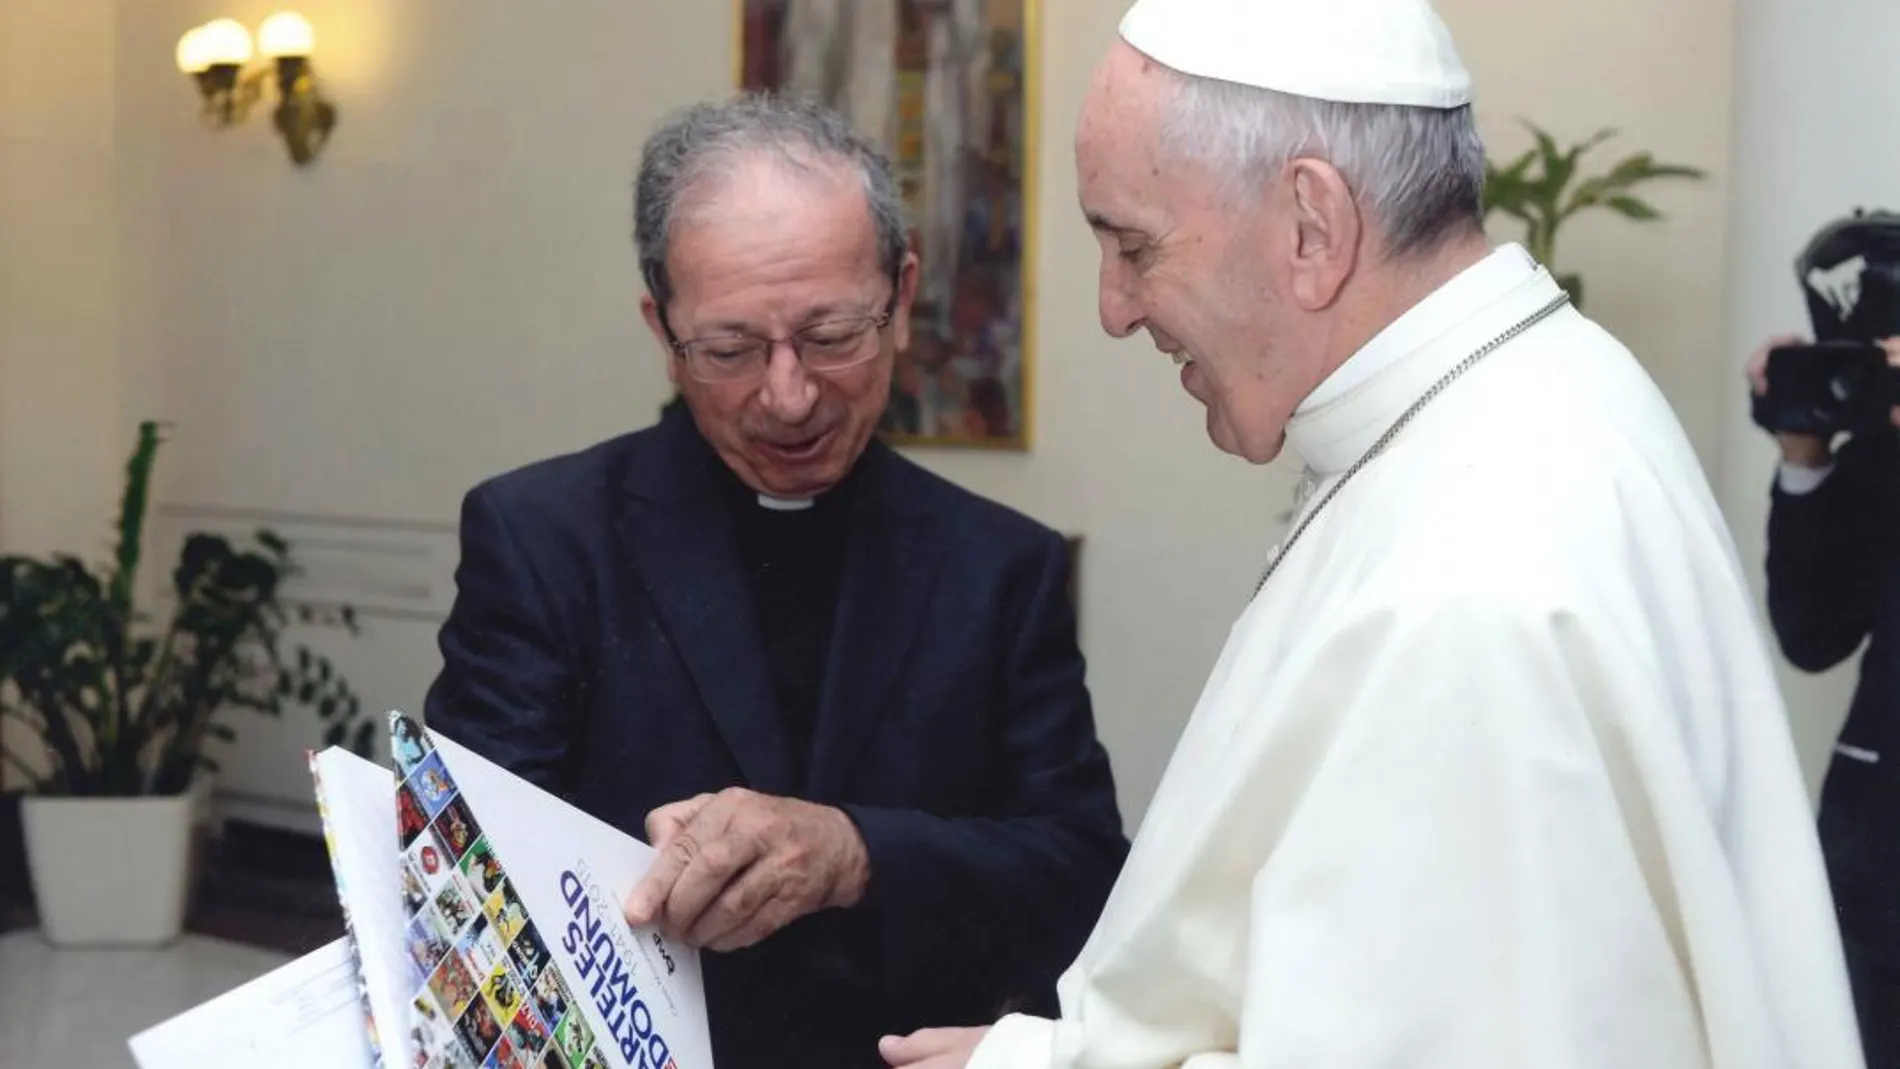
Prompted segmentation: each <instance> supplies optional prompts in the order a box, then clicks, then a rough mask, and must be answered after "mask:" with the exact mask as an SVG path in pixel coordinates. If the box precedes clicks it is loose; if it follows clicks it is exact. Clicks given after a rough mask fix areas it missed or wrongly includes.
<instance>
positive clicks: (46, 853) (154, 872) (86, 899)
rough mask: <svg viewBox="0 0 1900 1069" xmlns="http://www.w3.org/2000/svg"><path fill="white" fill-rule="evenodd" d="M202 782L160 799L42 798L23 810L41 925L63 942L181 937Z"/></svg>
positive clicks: (143, 943) (151, 941) (130, 942)
mask: <svg viewBox="0 0 1900 1069" xmlns="http://www.w3.org/2000/svg"><path fill="white" fill-rule="evenodd" d="M203 806H204V784H203V782H202V781H200V782H197V783H194V784H193V785H192V789H191V790H188V791H186V792H185V793H183V794H178V795H172V796H169V797H158V798H58V797H53V798H40V797H32V796H29V797H27V798H26V799H24V800H23V801H22V803H21V807H20V816H21V823H22V824H23V825H24V828H25V832H26V858H27V868H28V869H29V870H31V873H32V877H33V897H34V899H35V901H36V902H37V903H38V905H39V914H40V927H41V929H42V931H43V932H44V933H45V935H46V939H47V941H48V942H50V943H53V944H54V945H56V946H66V947H101V946H119V947H134V946H136V947H150V946H160V945H163V944H165V943H169V942H171V941H172V940H174V939H176V938H178V934H179V932H180V931H182V930H183V928H184V924H185V908H186V904H187V900H188V897H189V890H190V885H191V882H192V881H191V872H192V867H193V866H192V860H193V858H192V853H193V852H192V834H193V830H194V828H195V827H196V826H197V824H198V817H199V814H200V813H201V812H202V810H203Z"/></svg>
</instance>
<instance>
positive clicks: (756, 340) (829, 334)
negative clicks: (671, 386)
mask: <svg viewBox="0 0 1900 1069" xmlns="http://www.w3.org/2000/svg"><path fill="white" fill-rule="evenodd" d="M890 321H891V313H890V312H884V313H883V314H881V315H874V316H853V317H851V318H848V319H828V320H826V321H824V322H822V323H811V324H808V325H806V326H804V327H802V328H800V329H799V330H797V331H796V332H794V333H793V334H791V335H790V336H789V337H784V338H762V337H759V336H758V335H756V334H721V335H716V336H712V337H705V338H690V339H688V340H686V341H682V342H674V343H673V352H674V353H676V354H677V355H678V356H679V358H680V359H681V360H684V361H685V362H686V372H687V374H689V375H691V376H692V377H693V378H695V379H698V380H699V381H701V382H736V381H740V380H744V379H750V378H754V377H757V376H758V375H760V374H763V373H764V371H765V369H766V367H768V366H769V365H770V364H771V362H772V350H773V349H774V348H776V347H777V346H778V344H779V343H780V342H782V341H783V342H790V343H791V346H792V352H793V353H794V354H795V355H796V356H797V357H798V360H799V362H800V363H802V364H804V365H805V367H806V369H807V370H809V371H815V372H819V373H821V374H828V373H832V372H838V371H845V370H847V369H850V368H854V367H857V366H858V365H859V364H862V363H865V362H867V361H869V360H870V359H871V358H873V357H875V356H876V355H877V354H878V349H879V346H878V344H877V341H876V339H877V332H878V331H880V330H883V329H884V327H885V325H886V324H888V323H889V322H890Z"/></svg>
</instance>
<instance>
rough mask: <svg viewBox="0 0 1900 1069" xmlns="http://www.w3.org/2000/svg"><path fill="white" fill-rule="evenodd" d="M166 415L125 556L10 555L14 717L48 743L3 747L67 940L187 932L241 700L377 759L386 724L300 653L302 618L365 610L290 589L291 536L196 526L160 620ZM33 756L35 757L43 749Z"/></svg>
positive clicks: (7, 707)
mask: <svg viewBox="0 0 1900 1069" xmlns="http://www.w3.org/2000/svg"><path fill="white" fill-rule="evenodd" d="M159 443H160V436H159V426H158V424H156V423H152V422H146V423H143V424H141V425H140V427H139V434H138V442H137V445H136V446H135V447H134V449H133V452H132V456H131V459H130V461H129V462H128V464H127V466H126V475H125V489H124V496H123V499H122V501H121V503H120V507H119V515H118V522H117V527H116V532H115V533H116V545H115V547H114V552H113V555H112V557H111V559H110V560H109V561H108V562H107V563H105V564H104V565H103V566H99V567H95V566H93V565H90V564H88V563H87V562H85V561H83V560H81V559H80V558H78V557H76V556H72V555H68V554H58V555H54V556H52V557H50V558H49V559H43V560H42V559H34V558H30V557H24V556H5V557H0V717H4V718H7V719H12V720H15V721H18V722H20V723H23V724H24V725H25V726H26V727H27V728H28V729H29V731H30V732H31V734H32V737H33V738H34V739H36V740H37V742H38V743H39V750H38V751H37V752H34V753H31V754H26V753H19V752H13V751H10V750H4V749H0V755H3V756H4V758H5V760H6V762H7V763H8V764H9V765H10V766H11V767H12V770H13V771H14V772H15V773H21V774H24V775H25V776H26V779H27V784H28V789H29V792H28V795H27V797H26V799H25V802H24V804H23V806H22V823H23V825H24V829H25V838H26V852H27V863H28V869H29V871H30V874H31V879H32V884H33V892H34V898H35V900H36V901H37V902H38V904H39V914H40V921H41V926H42V928H43V929H44V931H45V933H46V936H47V938H48V939H49V940H50V941H51V942H53V943H55V944H59V945H69V946H71V945H156V944H159V943H164V942H168V941H170V940H171V939H172V938H174V937H176V935H177V934H178V932H179V931H180V929H181V928H182V926H183V923H184V916H185V907H186V898H187V889H188V886H189V883H190V868H191V854H192V850H191V845H192V832H193V828H194V826H195V824H196V823H197V820H196V816H197V814H198V812H199V810H200V809H202V807H203V805H204V803H205V793H206V782H207V781H206V778H205V776H204V775H203V773H204V772H206V771H210V772H215V771H216V766H215V764H214V763H213V762H212V761H211V760H210V759H209V758H208V757H207V755H206V753H205V745H206V743H207V742H208V741H209V740H212V739H222V740H227V741H228V740H230V739H231V738H233V737H234V734H235V732H234V730H233V728H232V727H231V725H230V724H229V723H227V722H226V721H225V717H226V716H227V715H228V714H229V713H231V712H234V711H252V712H257V713H265V714H271V715H278V714H281V712H282V710H283V708H284V706H285V705H286V704H297V705H301V706H305V707H309V708H313V709H315V710H316V711H317V713H318V714H319V715H320V716H321V717H322V719H323V720H324V721H325V722H327V724H328V727H327V730H326V732H325V739H324V741H325V744H345V745H349V746H351V747H352V748H354V749H355V750H356V751H357V752H359V753H365V754H366V753H368V752H369V749H370V746H371V745H372V743H373V739H374V725H373V722H372V721H371V720H370V719H369V718H363V717H361V715H360V714H361V711H362V709H361V703H360V702H359V701H358V699H357V697H356V695H355V694H354V692H353V691H352V690H351V689H350V686H349V683H348V682H347V681H346V680H345V679H344V678H343V677H342V675H341V674H340V673H338V672H337V671H336V669H335V667H334V666H333V665H332V664H331V663H330V661H329V660H328V659H326V658H324V657H322V656H319V655H317V654H315V653H313V652H311V651H310V650H309V649H307V648H298V649H297V650H296V651H295V653H294V654H285V653H284V652H283V646H284V641H283V639H284V634H285V631H286V630H287V628H288V627H289V626H291V625H292V624H293V623H304V624H312V625H317V626H335V627H341V628H345V629H348V630H349V631H350V632H351V633H354V632H355V629H356V618H355V614H354V613H353V612H351V611H350V610H349V609H347V608H345V609H340V610H336V611H334V612H318V611H317V610H315V609H313V608H310V607H308V606H296V607H292V606H289V605H286V604H285V602H284V601H283V600H282V597H281V592H282V585H283V582H284V580H285V578H286V577H287V576H289V575H291V574H292V573H293V571H294V566H293V563H292V559H291V555H290V547H289V546H288V545H287V544H286V543H285V542H284V540H282V539H281V538H279V537H277V536H276V535H274V534H272V533H271V532H269V531H259V532H258V533H257V534H256V536H255V545H238V544H233V543H232V542H231V541H230V540H229V539H227V538H224V537H223V536H220V535H216V534H206V533H193V534H190V535H188V536H187V537H186V538H185V540H184V544H183V547H182V548H181V550H180V552H179V556H178V560H177V563H176V565H175V566H174V568H173V570H172V574H171V577H170V579H171V581H170V592H171V595H172V599H171V600H172V604H171V606H170V608H169V611H167V612H165V613H163V614H161V615H160V616H157V617H155V616H154V615H152V614H149V613H147V612H146V611H144V610H143V609H142V608H141V607H140V606H139V604H137V598H136V597H135V594H136V590H137V585H138V578H139V567H140V556H141V553H142V551H143V542H144V530H145V518H146V512H147V506H148V496H149V492H150V486H151V475H152V467H153V463H154V461H155V460H156V458H157V454H158V447H159ZM29 756H30V757H31V758H32V760H29V759H28V758H29Z"/></svg>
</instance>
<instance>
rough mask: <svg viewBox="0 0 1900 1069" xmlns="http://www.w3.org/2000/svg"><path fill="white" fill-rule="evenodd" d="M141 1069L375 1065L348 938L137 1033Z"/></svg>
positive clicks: (361, 1068) (366, 1068) (357, 1068)
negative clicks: (365, 1026) (364, 1026)
mask: <svg viewBox="0 0 1900 1069" xmlns="http://www.w3.org/2000/svg"><path fill="white" fill-rule="evenodd" d="M128 1045H129V1046H130V1047H131V1049H132V1060H133V1061H134V1062H136V1063H137V1064H138V1066H139V1069H227V1067H228V1069H253V1067H255V1066H260V1065H264V1066H270V1067H271V1069H370V1067H371V1066H372V1065H374V1064H375V1056H374V1054H373V1052H372V1051H371V1049H370V1043H369V1036H368V1034H367V1033H366V1032H365V1031H364V1030H363V1006H362V1002H361V999H360V996H359V994H358V990H357V981H356V960H355V957H354V955H353V953H352V951H351V949H350V942H349V940H348V939H338V940H337V941H336V942H334V943H331V944H329V945H328V946H325V947H323V948H322V949H320V950H317V951H315V952H314V953H311V954H307V955H305V956H303V957H301V958H298V959H297V960H296V961H293V962H291V963H290V964H288V965H285V966H282V967H280V968H277V969H274V970H272V971H271V972H269V973H266V974H265V975H263V976H261V977H258V978H257V979H255V980H252V981H251V982H249V983H247V984H244V985H243V986H241V987H238V988H236V989H234V990H232V991H229V992H226V993H225V994H223V995H219V996H218V997H217V998H214V999H212V1000H211V1001H209V1002H206V1003H203V1004H201V1005H199V1006H196V1007H194V1008H193V1009H191V1010H188V1011H186V1012H185V1013H182V1014H179V1015H178V1016H176V1017H173V1018H171V1019H170V1020H168V1021H165V1022H163V1023H161V1024H157V1025H154V1026H152V1027H151V1028H148V1029H146V1030H145V1031H143V1032H140V1033H139V1034H138V1035H135V1036H133V1037H132V1038H131V1040H130V1041H129V1043H128Z"/></svg>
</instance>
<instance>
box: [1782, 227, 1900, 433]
mask: <svg viewBox="0 0 1900 1069" xmlns="http://www.w3.org/2000/svg"><path fill="white" fill-rule="evenodd" d="M1795 276H1796V278H1797V279H1798V280H1799V282H1800V283H1801V287H1802V292H1803V293H1804V294H1805V296H1806V298H1807V305H1808V319H1809V320H1810V321H1811V322H1812V323H1813V325H1814V344H1812V345H1789V346H1783V347H1780V348H1777V349H1774V350H1773V351H1771V352H1770V353H1769V354H1768V367H1767V377H1768V390H1767V392H1766V394H1765V395H1761V396H1757V397H1755V399H1754V402H1753V410H1752V413H1751V415H1752V417H1753V419H1754V421H1755V423H1756V424H1757V425H1759V426H1760V427H1762V428H1763V429H1764V430H1768V431H1776V432H1789V433H1796V434H1812V435H1816V436H1818V437H1832V436H1834V435H1836V434H1840V433H1843V432H1845V433H1850V434H1852V433H1869V432H1873V431H1878V430H1892V429H1893V423H1892V419H1891V413H1892V411H1893V409H1894V407H1895V406H1896V405H1900V368H1893V367H1891V366H1889V361H1888V359H1887V353H1886V351H1885V350H1884V349H1882V348H1881V347H1880V346H1879V345H1878V344H1877V343H1878V342H1879V341H1880V340H1881V339H1883V338H1891V337H1896V336H1900V214H1896V213H1893V212H1888V211H1874V212H1868V211H1865V210H1860V209H1857V210H1855V212H1854V214H1852V215H1850V216H1848V217H1846V218H1843V219H1838V220H1836V221H1834V222H1832V223H1829V224H1828V225H1827V226H1825V227H1822V228H1821V230H1820V232H1819V233H1817V234H1815V236H1814V238H1813V240H1811V241H1809V242H1808V246H1807V248H1805V249H1803V250H1802V252H1801V255H1800V256H1799V257H1797V258H1796V260H1795Z"/></svg>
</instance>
